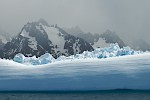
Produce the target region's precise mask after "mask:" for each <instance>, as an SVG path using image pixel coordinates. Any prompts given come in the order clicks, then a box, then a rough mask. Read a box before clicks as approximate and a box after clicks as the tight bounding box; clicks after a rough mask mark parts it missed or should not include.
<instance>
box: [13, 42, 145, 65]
mask: <svg viewBox="0 0 150 100" xmlns="http://www.w3.org/2000/svg"><path fill="white" fill-rule="evenodd" d="M142 53H143V52H141V51H134V50H132V49H131V48H130V47H123V48H120V47H119V46H118V44H117V43H116V44H110V46H109V47H105V48H97V49H95V50H94V51H92V52H89V51H84V52H83V53H82V54H76V55H72V56H69V57H65V56H60V57H59V58H57V59H55V58H53V56H52V55H51V54H49V53H46V54H44V55H42V56H41V57H39V58H36V57H35V56H33V57H25V56H24V55H23V54H20V53H19V54H17V55H16V56H15V57H14V59H13V61H15V62H18V63H22V64H28V65H29V64H31V65H42V64H48V63H54V62H57V61H66V60H70V61H72V60H75V59H89V58H98V59H102V58H110V57H118V56H126V55H136V54H142Z"/></svg>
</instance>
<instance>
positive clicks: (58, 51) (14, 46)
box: [4, 19, 93, 58]
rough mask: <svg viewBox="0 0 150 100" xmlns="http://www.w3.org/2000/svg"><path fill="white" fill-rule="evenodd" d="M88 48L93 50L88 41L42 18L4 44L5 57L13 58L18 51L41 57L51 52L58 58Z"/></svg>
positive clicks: (26, 54)
mask: <svg viewBox="0 0 150 100" xmlns="http://www.w3.org/2000/svg"><path fill="white" fill-rule="evenodd" d="M86 50H88V51H92V50H93V48H92V46H91V45H90V44H89V43H88V42H86V41H84V40H83V39H81V38H78V37H75V36H72V35H70V34H68V33H67V32H65V31H64V30H63V29H61V28H60V27H58V26H57V25H51V26H50V25H49V24H48V23H47V22H46V21H44V20H43V19H40V20H39V21H38V22H31V23H27V24H26V25H24V27H23V28H22V30H21V32H20V33H19V34H18V35H17V36H16V37H15V38H13V39H12V41H10V42H8V43H7V44H6V45H5V46H4V51H5V52H4V57H5V58H13V57H14V55H16V54H17V53H22V54H24V55H25V56H34V55H35V56H37V57H39V56H41V55H42V54H45V53H50V54H52V56H53V57H54V58H57V57H59V56H60V55H65V56H69V55H74V54H78V53H82V52H83V51H86Z"/></svg>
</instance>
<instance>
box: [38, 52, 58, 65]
mask: <svg viewBox="0 0 150 100" xmlns="http://www.w3.org/2000/svg"><path fill="white" fill-rule="evenodd" d="M38 60H39V61H40V64H48V63H52V62H54V61H55V58H54V57H53V56H52V55H51V54H49V53H45V54H44V55H42V56H41V57H39V58H38Z"/></svg>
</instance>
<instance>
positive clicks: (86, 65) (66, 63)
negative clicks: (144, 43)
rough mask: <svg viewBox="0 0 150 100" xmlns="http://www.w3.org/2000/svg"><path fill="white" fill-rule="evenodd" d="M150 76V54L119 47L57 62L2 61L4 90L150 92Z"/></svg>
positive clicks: (50, 59)
mask: <svg viewBox="0 0 150 100" xmlns="http://www.w3.org/2000/svg"><path fill="white" fill-rule="evenodd" d="M149 76H150V53H149V52H141V51H134V50H132V49H130V48H129V47H124V48H120V47H119V46H118V45H117V44H111V45H110V47H106V48H97V49H95V50H94V51H92V52H88V51H85V52H84V53H82V54H76V55H72V56H69V57H65V56H61V57H59V58H57V59H54V58H53V57H52V56H51V55H50V54H48V53H46V54H45V55H43V56H41V57H39V58H36V57H30V58H29V57H24V56H23V55H22V54H17V55H16V56H15V57H14V59H13V60H5V59H0V77H1V78H0V90H1V91H17V90H18V91H78V90H83V91H86V90H110V89H139V90H149V89H150V85H149V84H150V78H149Z"/></svg>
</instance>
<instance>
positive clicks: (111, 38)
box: [64, 27, 125, 48]
mask: <svg viewBox="0 0 150 100" xmlns="http://www.w3.org/2000/svg"><path fill="white" fill-rule="evenodd" d="M64 30H65V31H67V32H68V33H70V34H72V35H74V36H77V37H81V38H83V39H84V40H86V41H87V42H88V43H90V44H91V45H92V46H93V48H97V47H106V46H108V45H109V44H110V43H118V44H119V46H120V47H124V46H125V43H124V42H123V40H122V39H121V38H120V37H119V36H118V35H117V34H116V33H115V32H112V31H110V30H106V31H105V32H103V33H99V34H98V33H96V34H94V33H90V32H88V33H85V32H83V31H82V30H81V29H80V28H79V27H72V28H64Z"/></svg>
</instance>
